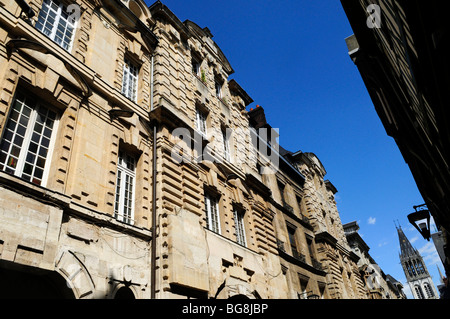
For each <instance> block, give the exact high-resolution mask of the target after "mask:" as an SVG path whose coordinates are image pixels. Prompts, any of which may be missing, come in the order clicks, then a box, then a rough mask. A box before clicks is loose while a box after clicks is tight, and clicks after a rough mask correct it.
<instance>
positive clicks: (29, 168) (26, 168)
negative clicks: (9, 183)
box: [23, 163, 33, 175]
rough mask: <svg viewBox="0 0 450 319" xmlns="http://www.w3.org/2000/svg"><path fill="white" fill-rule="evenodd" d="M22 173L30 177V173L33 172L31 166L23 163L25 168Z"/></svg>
mask: <svg viewBox="0 0 450 319" xmlns="http://www.w3.org/2000/svg"><path fill="white" fill-rule="evenodd" d="M23 172H24V174H28V175H31V173H32V172H33V166H31V165H30V164H28V163H25V166H24V167H23Z"/></svg>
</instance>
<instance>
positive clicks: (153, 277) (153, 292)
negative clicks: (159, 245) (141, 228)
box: [150, 121, 158, 299]
mask: <svg viewBox="0 0 450 319" xmlns="http://www.w3.org/2000/svg"><path fill="white" fill-rule="evenodd" d="M157 132H158V124H157V122H156V121H155V122H154V123H153V169H152V175H153V185H152V255H151V265H150V266H151V275H150V276H151V282H150V285H151V299H155V295H156V286H155V285H156V173H157V172H156V140H157Z"/></svg>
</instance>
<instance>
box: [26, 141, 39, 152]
mask: <svg viewBox="0 0 450 319" xmlns="http://www.w3.org/2000/svg"><path fill="white" fill-rule="evenodd" d="M37 149H38V146H37V144H36V143H33V142H31V143H30V148H29V149H28V150H29V151H30V152H33V153H36V151H37Z"/></svg>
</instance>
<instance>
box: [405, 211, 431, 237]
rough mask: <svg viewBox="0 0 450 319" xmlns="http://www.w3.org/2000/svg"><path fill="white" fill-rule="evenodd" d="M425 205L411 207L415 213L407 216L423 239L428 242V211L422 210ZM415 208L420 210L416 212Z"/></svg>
mask: <svg viewBox="0 0 450 319" xmlns="http://www.w3.org/2000/svg"><path fill="white" fill-rule="evenodd" d="M425 205H426V204H422V205H418V206H413V208H414V210H415V212H414V213H411V214H409V215H408V220H409V222H410V223H411V224H412V225H413V226H414V227H415V228H416V229H417V230H418V231H419V233H420V234H421V235H422V237H423V238H425V239H426V240H428V241H430V211H429V210H428V209H425V208H423V207H424V206H425ZM417 208H421V209H419V210H417Z"/></svg>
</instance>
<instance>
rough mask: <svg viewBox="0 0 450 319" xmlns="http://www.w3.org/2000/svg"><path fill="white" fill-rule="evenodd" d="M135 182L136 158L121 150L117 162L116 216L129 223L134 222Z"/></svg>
mask: <svg viewBox="0 0 450 319" xmlns="http://www.w3.org/2000/svg"><path fill="white" fill-rule="evenodd" d="M135 184H136V159H135V158H134V157H133V156H130V155H128V154H126V153H125V152H123V151H120V152H119V158H118V163H117V181H116V199H115V203H114V217H115V218H116V219H117V220H120V221H123V222H124V223H127V224H133V223H134V194H135Z"/></svg>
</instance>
